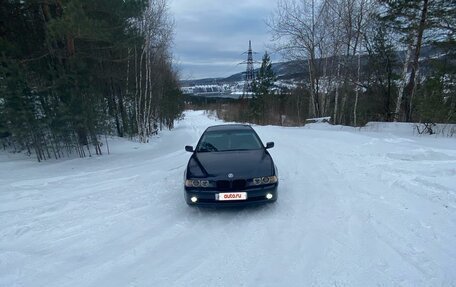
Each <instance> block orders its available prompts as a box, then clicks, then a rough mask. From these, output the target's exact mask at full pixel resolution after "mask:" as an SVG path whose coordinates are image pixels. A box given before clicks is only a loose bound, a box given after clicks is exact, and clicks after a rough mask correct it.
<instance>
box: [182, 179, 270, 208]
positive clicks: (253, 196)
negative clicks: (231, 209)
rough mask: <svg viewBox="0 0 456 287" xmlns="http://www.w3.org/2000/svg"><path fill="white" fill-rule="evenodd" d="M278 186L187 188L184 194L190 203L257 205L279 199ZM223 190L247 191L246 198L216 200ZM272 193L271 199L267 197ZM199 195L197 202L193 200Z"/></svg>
mask: <svg viewBox="0 0 456 287" xmlns="http://www.w3.org/2000/svg"><path fill="white" fill-rule="evenodd" d="M277 187H278V183H275V184H271V185H266V186H262V187H255V188H250V189H246V190H236V191H234V190H229V191H228V190H223V191H221V190H200V189H185V192H184V196H185V201H186V202H187V204H188V205H195V206H240V205H255V204H262V203H272V202H275V201H276V200H277ZM222 192H246V193H247V199H246V200H230V201H219V200H216V194H218V193H222ZM268 193H270V194H272V198H271V199H267V198H266V195H267V194H268ZM194 196H195V197H197V198H198V200H197V201H196V202H192V201H191V198H192V197H194Z"/></svg>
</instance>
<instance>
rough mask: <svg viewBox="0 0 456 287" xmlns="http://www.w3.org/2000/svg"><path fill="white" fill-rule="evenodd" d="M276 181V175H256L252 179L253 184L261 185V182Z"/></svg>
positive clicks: (269, 182)
mask: <svg viewBox="0 0 456 287" xmlns="http://www.w3.org/2000/svg"><path fill="white" fill-rule="evenodd" d="M277 181H278V178H277V176H275V175H273V176H263V177H256V178H254V179H253V184H254V185H261V184H272V183H276V182H277Z"/></svg>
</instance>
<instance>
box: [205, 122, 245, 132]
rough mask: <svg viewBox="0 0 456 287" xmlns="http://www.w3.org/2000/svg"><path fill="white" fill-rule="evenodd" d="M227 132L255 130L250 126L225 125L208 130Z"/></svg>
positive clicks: (211, 127) (208, 130)
mask: <svg viewBox="0 0 456 287" xmlns="http://www.w3.org/2000/svg"><path fill="white" fill-rule="evenodd" d="M227 130H241V131H242V130H249V131H251V130H253V129H252V127H251V126H250V125H243V124H224V125H216V126H210V127H208V128H207V129H206V131H207V132H213V131H227Z"/></svg>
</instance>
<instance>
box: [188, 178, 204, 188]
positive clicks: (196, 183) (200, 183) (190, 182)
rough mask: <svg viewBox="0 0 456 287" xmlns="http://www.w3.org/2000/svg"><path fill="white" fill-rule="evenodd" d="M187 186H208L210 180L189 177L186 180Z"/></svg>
mask: <svg viewBox="0 0 456 287" xmlns="http://www.w3.org/2000/svg"><path fill="white" fill-rule="evenodd" d="M185 186H186V187H200V186H201V187H208V186H209V180H200V179H187V180H185Z"/></svg>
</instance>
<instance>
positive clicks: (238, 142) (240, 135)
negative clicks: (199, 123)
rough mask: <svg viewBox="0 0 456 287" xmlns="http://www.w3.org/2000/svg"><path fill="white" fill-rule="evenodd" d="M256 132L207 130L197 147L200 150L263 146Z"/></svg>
mask: <svg viewBox="0 0 456 287" xmlns="http://www.w3.org/2000/svg"><path fill="white" fill-rule="evenodd" d="M262 147H263V146H262V144H261V142H260V140H259V139H258V137H257V136H256V135H255V133H253V132H251V131H213V132H206V133H204V134H203V136H202V137H201V140H200V143H199V144H198V146H197V147H196V150H197V151H198V152H214V151H230V150H252V149H260V148H262Z"/></svg>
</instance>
